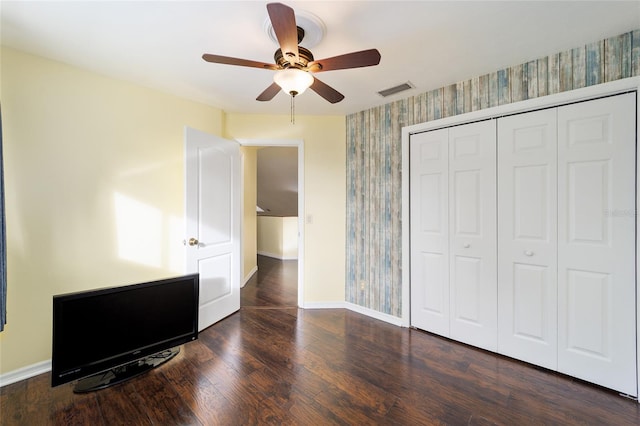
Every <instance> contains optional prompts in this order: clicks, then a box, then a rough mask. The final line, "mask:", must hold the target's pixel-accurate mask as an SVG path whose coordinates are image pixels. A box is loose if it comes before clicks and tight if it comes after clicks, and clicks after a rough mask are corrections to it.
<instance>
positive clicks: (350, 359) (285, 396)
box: [0, 263, 640, 426]
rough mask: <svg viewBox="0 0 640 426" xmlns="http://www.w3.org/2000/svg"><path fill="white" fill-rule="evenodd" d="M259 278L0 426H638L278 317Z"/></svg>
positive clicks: (321, 313)
mask: <svg viewBox="0 0 640 426" xmlns="http://www.w3.org/2000/svg"><path fill="white" fill-rule="evenodd" d="M271 266H272V267H274V268H275V270H277V269H279V267H280V266H282V267H284V268H285V269H286V267H287V266H288V265H284V264H282V263H281V264H280V266H278V265H277V264H274V265H271ZM294 269H295V268H294ZM282 273H283V274H284V272H282ZM274 274H275V275H277V274H280V272H274ZM269 276H270V272H269V269H268V268H267V267H265V268H264V269H263V270H262V274H260V275H259V276H258V277H259V279H258V280H257V281H259V284H258V283H254V284H256V285H255V286H252V287H249V286H250V285H251V283H248V284H247V286H245V288H244V289H243V295H242V300H243V301H242V303H243V306H242V308H241V309H240V311H239V312H238V313H236V314H233V315H231V316H230V317H228V318H226V319H224V320H222V321H220V322H219V323H217V324H215V325H213V326H211V327H209V328H208V329H206V330H204V331H203V332H202V333H201V334H200V337H199V339H198V340H197V341H194V342H191V343H188V344H186V345H184V347H183V348H182V350H181V352H180V354H178V356H177V357H176V358H174V359H173V360H171V361H169V362H168V363H166V364H164V365H162V366H160V367H159V368H156V369H155V370H152V371H151V372H149V373H147V374H145V375H143V376H140V377H138V378H135V379H133V380H131V381H129V382H126V383H123V384H121V385H118V386H114V387H112V388H108V389H105V390H101V391H98V392H93V393H89V394H83V395H74V394H73V393H72V391H71V385H70V384H69V385H63V386H60V387H56V388H53V389H52V388H51V387H50V385H49V380H50V377H49V374H42V375H40V376H37V377H34V378H32V379H29V380H25V381H22V382H19V383H15V384H12V385H9V386H5V387H3V388H1V389H0V424H1V425H7V426H8V425H30V426H31V425H48V424H54V425H253V424H291V425H314V426H317V425H326V424H343V425H365V424H381V425H431V424H447V425H492V424H498V425H542V424H545V425H573V424H579V425H637V424H640V404H638V403H637V402H635V401H632V400H629V399H626V398H623V397H621V396H619V395H617V394H615V393H614V392H611V391H607V390H604V389H601V388H598V387H595V386H592V385H589V384H586V383H582V382H580V381H576V380H573V379H571V378H568V377H565V376H561V375H558V374H554V373H550V372H547V371H543V370H540V369H537V368H534V367H532V366H529V365H526V364H523V363H520V362H518V361H514V360H511V359H508V358H504V357H501V356H496V355H494V354H490V353H487V352H485V351H482V350H478V349H474V348H472V347H468V346H465V345H462V344H459V343H456V342H452V341H449V340H447V339H443V338H440V337H437V336H433V335H431V334H428V333H425V332H422V331H417V330H412V329H406V328H399V327H396V326H393V325H390V324H387V323H384V322H381V321H378V320H375V319H371V318H368V317H366V316H363V315H360V314H358V313H354V312H351V311H348V310H344V309H325V310H313V309H308V310H302V309H297V308H295V307H286V306H288V305H290V304H291V303H293V304H294V305H295V297H294V296H292V295H291V292H289V291H285V290H283V289H280V290H278V291H274V292H270V291H269V289H268V285H267V284H265V283H266V281H267V278H266V277H269ZM271 276H273V275H271ZM283 276H284V275H283ZM289 276H291V275H289ZM293 277H294V278H295V273H294V274H293ZM263 278H264V280H263ZM277 281H278V280H277V279H274V285H276V286H281V285H283V284H282V282H280V283H276V282H277ZM253 287H255V288H253ZM280 292H281V293H282V294H283V296H282V299H280V296H278V297H275V295H276V294H279V293H280ZM276 300H281V302H282V304H281V305H280V308H278V305H277V304H276ZM292 300H293V302H292ZM267 301H268V302H267ZM285 301H286V302H285ZM278 303H280V302H278Z"/></svg>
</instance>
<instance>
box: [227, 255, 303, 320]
mask: <svg viewBox="0 0 640 426" xmlns="http://www.w3.org/2000/svg"><path fill="white" fill-rule="evenodd" d="M297 306H298V261H297V260H280V259H274V258H272V257H267V256H258V272H256V273H255V274H254V275H253V277H251V279H250V280H249V281H248V282H247V284H246V285H245V286H244V287H243V288H242V289H241V292H240V307H241V308H292V307H297Z"/></svg>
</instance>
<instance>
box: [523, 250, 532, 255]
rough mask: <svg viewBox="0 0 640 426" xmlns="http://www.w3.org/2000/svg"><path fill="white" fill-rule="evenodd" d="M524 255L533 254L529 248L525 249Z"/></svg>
mask: <svg viewBox="0 0 640 426" xmlns="http://www.w3.org/2000/svg"><path fill="white" fill-rule="evenodd" d="M524 254H525V255H526V256H533V252H532V251H531V250H527V251H525V252H524Z"/></svg>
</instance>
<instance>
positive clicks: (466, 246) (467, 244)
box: [463, 243, 471, 248]
mask: <svg viewBox="0 0 640 426" xmlns="http://www.w3.org/2000/svg"><path fill="white" fill-rule="evenodd" d="M463 247H464V248H469V247H471V244H469V243H464V245H463Z"/></svg>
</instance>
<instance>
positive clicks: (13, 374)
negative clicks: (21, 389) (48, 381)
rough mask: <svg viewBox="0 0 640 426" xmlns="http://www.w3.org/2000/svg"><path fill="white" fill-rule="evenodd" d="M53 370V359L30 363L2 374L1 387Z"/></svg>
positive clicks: (0, 378)
mask: <svg viewBox="0 0 640 426" xmlns="http://www.w3.org/2000/svg"><path fill="white" fill-rule="evenodd" d="M48 371H51V360H48V361H42V362H39V363H37V364H32V365H28V366H26V367H22V368H19V369H17V370H14V371H9V372H8V373H4V374H0V388H1V387H3V386H7V385H10V384H12V383H16V382H19V381H21V380H26V379H29V378H31V377H35V376H37V375H39V374H42V373H46V372H48Z"/></svg>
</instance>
